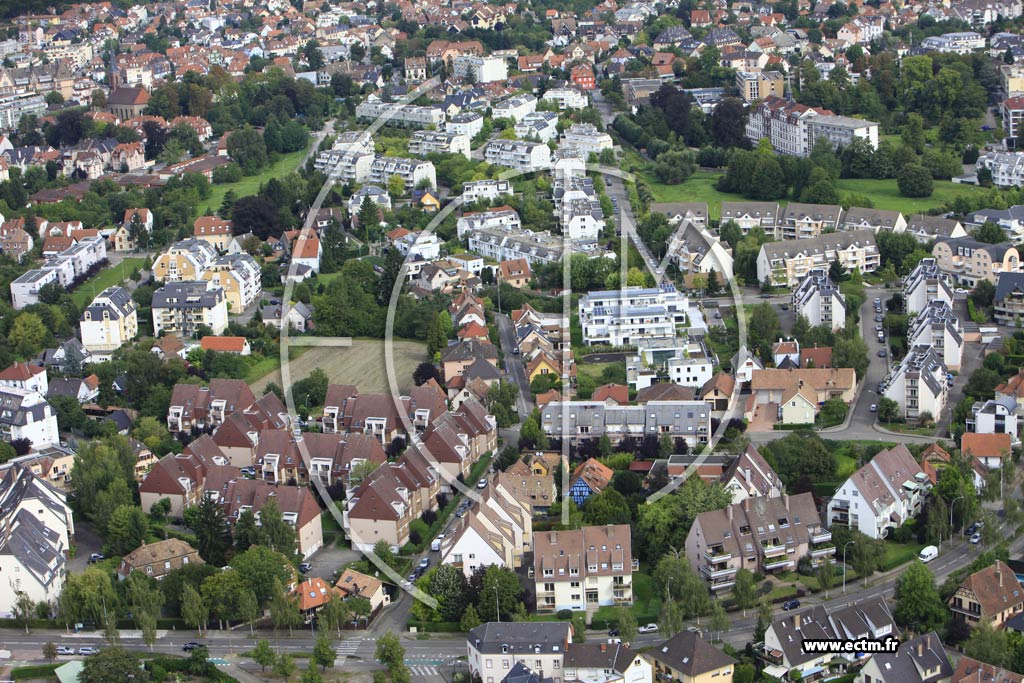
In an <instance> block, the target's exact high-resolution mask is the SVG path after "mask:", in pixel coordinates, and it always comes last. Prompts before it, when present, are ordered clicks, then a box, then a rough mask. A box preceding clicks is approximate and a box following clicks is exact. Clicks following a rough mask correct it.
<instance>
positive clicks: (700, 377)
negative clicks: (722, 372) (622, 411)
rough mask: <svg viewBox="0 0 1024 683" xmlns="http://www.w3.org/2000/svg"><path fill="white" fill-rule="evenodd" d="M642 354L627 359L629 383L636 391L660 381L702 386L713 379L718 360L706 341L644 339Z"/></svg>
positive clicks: (640, 345)
mask: <svg viewBox="0 0 1024 683" xmlns="http://www.w3.org/2000/svg"><path fill="white" fill-rule="evenodd" d="M634 343H635V344H636V345H637V351H638V354H637V355H636V356H627V357H626V380H627V381H628V382H629V386H630V388H632V389H637V390H640V389H646V388H647V387H649V386H651V385H652V384H656V383H658V382H664V381H668V382H672V383H673V384H679V385H682V386H689V387H702V386H704V385H705V384H706V383H707V382H709V381H710V380H711V378H712V375H713V371H714V367H715V365H716V361H717V359H716V358H715V356H714V354H712V353H711V352H710V351H709V350H708V347H707V345H706V344H705V343H704V340H703V339H687V338H680V337H641V338H639V339H637V340H636V341H635V342H634Z"/></svg>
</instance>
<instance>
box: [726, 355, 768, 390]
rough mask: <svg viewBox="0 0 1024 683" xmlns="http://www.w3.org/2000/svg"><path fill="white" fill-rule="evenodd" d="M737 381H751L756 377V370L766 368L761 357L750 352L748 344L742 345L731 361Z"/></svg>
mask: <svg viewBox="0 0 1024 683" xmlns="http://www.w3.org/2000/svg"><path fill="white" fill-rule="evenodd" d="M729 364H730V365H731V366H732V373H733V375H735V377H736V381H737V382H750V381H751V380H753V379H754V371H755V370H764V363H762V362H761V359H760V358H758V357H757V356H755V355H754V354H752V353H750V351H748V350H747V347H746V346H741V347H740V348H739V351H737V352H736V355H735V356H733V357H732V360H731V361H730V362H729Z"/></svg>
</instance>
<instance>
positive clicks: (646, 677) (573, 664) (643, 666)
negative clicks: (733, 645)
mask: <svg viewBox="0 0 1024 683" xmlns="http://www.w3.org/2000/svg"><path fill="white" fill-rule="evenodd" d="M562 668H563V670H564V671H565V680H566V681H579V683H627V681H628V682H629V683H653V680H654V670H653V669H652V667H651V665H650V663H649V662H648V661H647V660H646V659H644V658H643V657H641V656H640V654H639V653H637V652H635V651H634V650H631V649H630V648H629V646H627V645H624V644H623V643H621V642H608V643H570V644H569V647H568V648H567V649H566V651H565V661H564V662H563V663H562ZM723 683H725V682H724V681H723Z"/></svg>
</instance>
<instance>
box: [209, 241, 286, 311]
mask: <svg viewBox="0 0 1024 683" xmlns="http://www.w3.org/2000/svg"><path fill="white" fill-rule="evenodd" d="M293 258H294V256H293ZM200 279H202V280H205V281H207V282H213V283H215V284H218V285H220V287H221V289H223V290H224V298H225V300H226V301H227V307H228V311H229V312H231V313H234V314H235V315H239V314H241V313H242V312H244V311H245V309H247V308H249V306H251V305H252V304H254V303H255V302H256V300H257V299H259V297H260V294H262V293H263V278H262V273H261V271H260V266H259V264H258V263H256V259H254V258H253V257H252V256H250V255H249V254H224V255H222V256H218V257H217V258H215V259H214V260H213V261H212V262H211V263H210V265H209V266H208V267H207V269H206V271H205V272H204V273H203V274H202V276H201V278H200Z"/></svg>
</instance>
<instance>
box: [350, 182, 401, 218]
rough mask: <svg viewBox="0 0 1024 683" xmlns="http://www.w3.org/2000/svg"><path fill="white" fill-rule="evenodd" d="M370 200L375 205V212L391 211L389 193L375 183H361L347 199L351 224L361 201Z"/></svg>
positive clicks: (357, 214)
mask: <svg viewBox="0 0 1024 683" xmlns="http://www.w3.org/2000/svg"><path fill="white" fill-rule="evenodd" d="M367 200H369V201H371V202H373V204H375V205H376V206H377V213H378V214H380V213H383V212H387V211H391V195H389V194H388V191H387V190H385V189H384V188H383V187H378V186H377V185H363V186H362V187H360V188H359V189H358V190H356V191H355V192H353V193H352V196H351V197H349V200H348V215H349V218H350V220H352V221H353V223H352V224H353V225H357V223H356V222H355V221H356V219H357V218H358V216H359V210H360V209H361V208H363V202H365V201H367Z"/></svg>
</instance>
